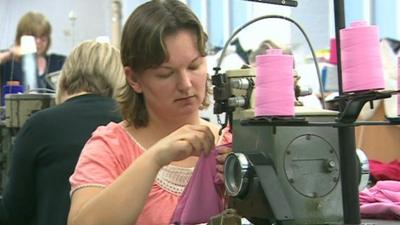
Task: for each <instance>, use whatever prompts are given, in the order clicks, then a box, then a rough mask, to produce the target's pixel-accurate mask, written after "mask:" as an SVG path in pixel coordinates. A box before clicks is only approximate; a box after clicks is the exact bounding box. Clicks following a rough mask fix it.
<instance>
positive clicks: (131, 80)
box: [124, 66, 142, 93]
mask: <svg viewBox="0 0 400 225" xmlns="http://www.w3.org/2000/svg"><path fill="white" fill-rule="evenodd" d="M124 72H125V76H126V81H127V82H128V84H129V86H131V87H132V89H133V90H134V91H135V92H136V93H142V88H141V87H140V84H139V82H138V79H137V76H138V74H137V73H135V71H133V70H132V68H130V67H129V66H125V67H124Z"/></svg>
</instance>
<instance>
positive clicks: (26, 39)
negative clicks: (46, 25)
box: [21, 35, 39, 91]
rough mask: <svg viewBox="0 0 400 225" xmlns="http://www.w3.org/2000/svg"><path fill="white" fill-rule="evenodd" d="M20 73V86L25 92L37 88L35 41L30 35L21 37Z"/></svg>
mask: <svg viewBox="0 0 400 225" xmlns="http://www.w3.org/2000/svg"><path fill="white" fill-rule="evenodd" d="M21 51H22V71H23V72H24V76H23V79H22V85H23V87H24V90H25V91H29V90H31V89H36V88H38V86H39V85H38V66H37V59H36V41H35V37H34V36H31V35H23V36H22V37H21Z"/></svg>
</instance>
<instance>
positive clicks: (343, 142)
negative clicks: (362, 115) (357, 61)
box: [333, 0, 361, 225]
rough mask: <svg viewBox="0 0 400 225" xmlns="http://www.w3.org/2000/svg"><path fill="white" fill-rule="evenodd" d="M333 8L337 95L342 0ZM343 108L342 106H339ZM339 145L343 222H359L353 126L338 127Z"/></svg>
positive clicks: (343, 20) (335, 3)
mask: <svg viewBox="0 0 400 225" xmlns="http://www.w3.org/2000/svg"><path fill="white" fill-rule="evenodd" d="M333 1H334V9H335V33H336V49H337V60H338V64H337V69H338V82H339V95H342V94H343V88H342V66H341V52H340V29H342V28H344V27H345V15H344V0H333ZM341 108H344V107H341ZM338 132H339V146H340V174H341V180H342V198H343V223H344V224H346V225H347V224H349V225H350V224H351V225H353V224H357V225H358V224H360V223H361V218H360V204H359V198H358V194H359V193H358V183H357V179H355V177H356V176H357V174H356V173H357V168H356V166H357V164H356V144H355V132H354V127H350V126H349V127H340V128H339V129H338Z"/></svg>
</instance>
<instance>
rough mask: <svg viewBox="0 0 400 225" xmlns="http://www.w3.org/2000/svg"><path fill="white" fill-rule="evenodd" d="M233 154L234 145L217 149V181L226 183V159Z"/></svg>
mask: <svg viewBox="0 0 400 225" xmlns="http://www.w3.org/2000/svg"><path fill="white" fill-rule="evenodd" d="M230 152H232V145H230V144H229V145H221V146H218V147H217V153H218V155H217V157H216V160H217V175H216V179H217V181H218V182H219V181H221V182H223V181H224V163H225V159H226V156H227V155H228V154H229V153H230Z"/></svg>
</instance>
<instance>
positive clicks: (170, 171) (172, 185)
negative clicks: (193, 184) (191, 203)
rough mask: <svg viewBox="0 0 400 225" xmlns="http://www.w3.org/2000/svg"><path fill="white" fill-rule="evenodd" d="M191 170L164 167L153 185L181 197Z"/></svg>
mask: <svg viewBox="0 0 400 225" xmlns="http://www.w3.org/2000/svg"><path fill="white" fill-rule="evenodd" d="M124 129H125V132H126V133H127V134H128V136H129V137H130V138H131V139H132V140H133V142H134V143H136V144H137V145H138V146H139V147H140V149H141V150H142V151H143V152H144V151H146V149H145V148H144V147H143V146H142V145H141V144H140V143H139V142H138V141H137V140H136V139H135V138H134V137H133V136H132V135H131V134H130V133H129V132H128V131H127V130H126V128H124ZM193 170H194V167H191V168H187V167H179V166H174V165H168V166H164V167H163V168H161V170H160V171H159V172H158V174H157V177H156V180H155V183H156V185H158V186H159V187H160V188H162V189H164V190H165V191H167V192H169V193H171V194H174V195H177V196H181V195H182V193H183V191H184V190H185V187H186V185H187V184H188V183H189V180H190V178H191V177H192V174H193Z"/></svg>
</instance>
